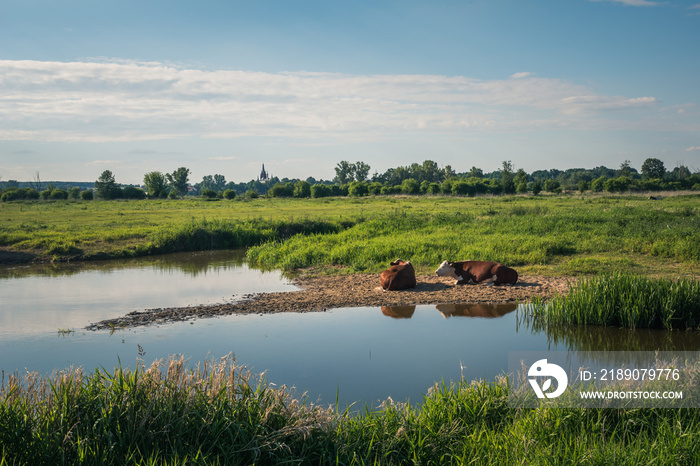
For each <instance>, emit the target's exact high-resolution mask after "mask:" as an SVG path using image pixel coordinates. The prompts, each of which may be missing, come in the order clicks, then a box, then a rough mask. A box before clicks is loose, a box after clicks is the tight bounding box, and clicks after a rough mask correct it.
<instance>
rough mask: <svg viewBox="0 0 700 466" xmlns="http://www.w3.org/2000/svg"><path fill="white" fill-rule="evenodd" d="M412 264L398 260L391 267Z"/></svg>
mask: <svg viewBox="0 0 700 466" xmlns="http://www.w3.org/2000/svg"><path fill="white" fill-rule="evenodd" d="M410 263H411V262H410V261H405V260H401V259H396V260H395V261H394V262H392V263H390V264H389V265H408V264H410Z"/></svg>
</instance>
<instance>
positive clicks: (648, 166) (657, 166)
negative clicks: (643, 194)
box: [642, 158, 666, 180]
mask: <svg viewBox="0 0 700 466" xmlns="http://www.w3.org/2000/svg"><path fill="white" fill-rule="evenodd" d="M642 176H643V177H644V178H646V179H659V180H663V179H664V176H666V167H664V163H663V162H662V161H661V160H659V159H655V158H648V159H646V160H645V161H644V163H643V164H642Z"/></svg>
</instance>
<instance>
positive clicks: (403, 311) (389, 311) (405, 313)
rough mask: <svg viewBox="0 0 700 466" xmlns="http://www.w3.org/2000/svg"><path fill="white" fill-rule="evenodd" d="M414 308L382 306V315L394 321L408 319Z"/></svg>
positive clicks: (411, 315) (414, 310)
mask: <svg viewBox="0 0 700 466" xmlns="http://www.w3.org/2000/svg"><path fill="white" fill-rule="evenodd" d="M414 312H416V306H382V314H384V315H385V316H388V317H392V318H394V319H410V318H411V317H413V313H414Z"/></svg>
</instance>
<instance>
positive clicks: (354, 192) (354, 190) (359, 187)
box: [348, 181, 369, 197]
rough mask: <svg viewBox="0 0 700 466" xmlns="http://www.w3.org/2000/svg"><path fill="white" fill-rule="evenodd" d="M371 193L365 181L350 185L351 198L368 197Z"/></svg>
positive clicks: (349, 193)
mask: <svg viewBox="0 0 700 466" xmlns="http://www.w3.org/2000/svg"><path fill="white" fill-rule="evenodd" d="M368 193H369V190H368V189H367V183H365V182H364V181H355V182H353V183H350V186H349V187H348V195H350V196H356V197H360V196H366V195H367V194H368Z"/></svg>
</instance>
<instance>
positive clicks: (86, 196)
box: [80, 189, 95, 201]
mask: <svg viewBox="0 0 700 466" xmlns="http://www.w3.org/2000/svg"><path fill="white" fill-rule="evenodd" d="M94 197H95V196H94V194H93V193H92V190H91V189H86V190H85V191H82V192H81V193H80V199H82V200H84V201H92V199H93V198H94Z"/></svg>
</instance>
